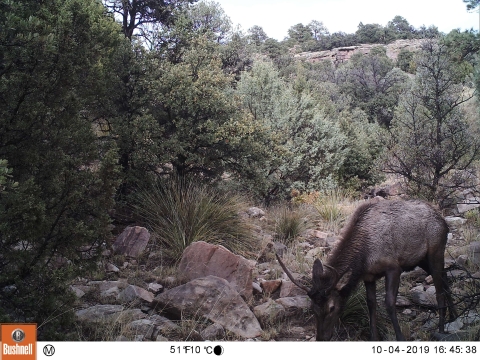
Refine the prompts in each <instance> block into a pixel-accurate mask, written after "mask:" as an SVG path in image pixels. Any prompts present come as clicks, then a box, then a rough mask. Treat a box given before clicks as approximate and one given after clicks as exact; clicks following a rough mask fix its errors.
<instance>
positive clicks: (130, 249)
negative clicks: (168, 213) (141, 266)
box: [112, 226, 150, 258]
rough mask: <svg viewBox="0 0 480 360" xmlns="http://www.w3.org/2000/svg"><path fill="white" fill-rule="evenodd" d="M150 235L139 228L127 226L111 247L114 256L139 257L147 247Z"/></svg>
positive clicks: (142, 228)
mask: <svg viewBox="0 0 480 360" xmlns="http://www.w3.org/2000/svg"><path fill="white" fill-rule="evenodd" d="M148 240H150V233H149V232H148V230H147V229H145V228H144V227H140V226H128V227H126V228H125V230H123V232H122V233H121V234H120V235H119V236H118V237H117V240H115V242H114V243H113V245H112V248H113V252H114V253H115V254H121V255H126V256H130V257H133V258H136V257H139V256H140V255H141V254H142V253H143V251H144V250H145V248H146V247H147V244H148Z"/></svg>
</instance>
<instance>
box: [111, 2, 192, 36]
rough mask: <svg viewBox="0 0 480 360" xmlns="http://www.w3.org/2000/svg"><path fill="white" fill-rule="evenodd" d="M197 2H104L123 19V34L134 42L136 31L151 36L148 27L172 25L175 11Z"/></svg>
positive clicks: (113, 12)
mask: <svg viewBox="0 0 480 360" xmlns="http://www.w3.org/2000/svg"><path fill="white" fill-rule="evenodd" d="M195 1H197V0H162V1H155V0H102V2H103V3H104V4H105V7H106V8H107V9H108V10H109V11H110V12H111V13H112V14H116V15H119V16H120V17H121V23H122V32H123V34H124V35H125V37H126V38H128V39H130V40H132V37H133V35H134V33H135V31H136V30H138V31H140V33H141V34H142V36H146V37H148V36H149V35H151V34H150V31H149V27H148V25H150V26H152V25H157V24H163V25H171V24H172V23H174V21H175V11H176V10H178V9H181V8H183V7H185V6H186V5H188V4H191V3H194V2H195Z"/></svg>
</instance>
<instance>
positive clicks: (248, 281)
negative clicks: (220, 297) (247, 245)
mask: <svg viewBox="0 0 480 360" xmlns="http://www.w3.org/2000/svg"><path fill="white" fill-rule="evenodd" d="M252 270H253V266H252V264H251V263H250V262H249V261H248V260H247V259H245V258H244V257H242V256H240V255H235V254H233V253H232V252H230V251H229V250H227V249H225V248H224V247H223V246H221V245H212V244H209V243H206V242H204V241H198V242H194V243H193V244H191V245H190V246H188V247H187V248H186V249H185V251H184V252H183V255H182V259H181V260H180V264H179V265H178V271H179V273H180V275H181V276H182V277H183V278H185V279H186V280H187V281H189V280H194V279H198V278H202V277H205V276H209V275H213V276H217V277H220V278H222V279H225V280H227V281H228V282H229V283H230V284H231V285H232V287H233V288H234V289H235V290H236V291H237V292H238V293H239V294H240V295H242V296H244V297H245V298H247V299H249V298H251V297H252V294H253V288H252V281H253V277H252Z"/></svg>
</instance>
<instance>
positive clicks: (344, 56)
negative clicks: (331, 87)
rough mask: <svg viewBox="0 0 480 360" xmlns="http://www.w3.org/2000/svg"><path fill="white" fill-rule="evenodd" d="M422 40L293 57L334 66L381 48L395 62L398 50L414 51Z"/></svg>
mask: <svg viewBox="0 0 480 360" xmlns="http://www.w3.org/2000/svg"><path fill="white" fill-rule="evenodd" d="M422 41H423V40H422V39H414V40H396V41H394V42H392V43H390V44H388V45H385V44H361V45H356V46H344V47H340V48H335V49H332V50H324V51H316V52H302V53H300V54H297V55H295V57H296V58H300V59H305V60H306V61H308V62H318V61H322V60H330V61H332V62H333V63H334V64H339V63H343V62H346V61H348V60H349V59H350V58H351V57H352V56H353V55H354V54H356V53H360V54H368V53H369V52H370V51H371V50H372V49H373V48H374V47H383V48H385V49H386V51H387V56H388V57H389V58H390V59H392V60H396V59H397V57H398V54H399V53H400V50H402V49H406V50H409V51H416V50H418V49H419V48H420V45H421V44H422Z"/></svg>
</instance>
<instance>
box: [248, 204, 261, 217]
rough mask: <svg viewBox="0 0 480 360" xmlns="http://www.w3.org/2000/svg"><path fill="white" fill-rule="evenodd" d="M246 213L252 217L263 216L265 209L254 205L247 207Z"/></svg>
mask: <svg viewBox="0 0 480 360" xmlns="http://www.w3.org/2000/svg"><path fill="white" fill-rule="evenodd" d="M246 213H247V214H248V216H250V217H253V218H256V217H262V216H265V211H263V210H262V209H260V208H258V207H255V206H252V207H251V208H248V209H247V211H246Z"/></svg>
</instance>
